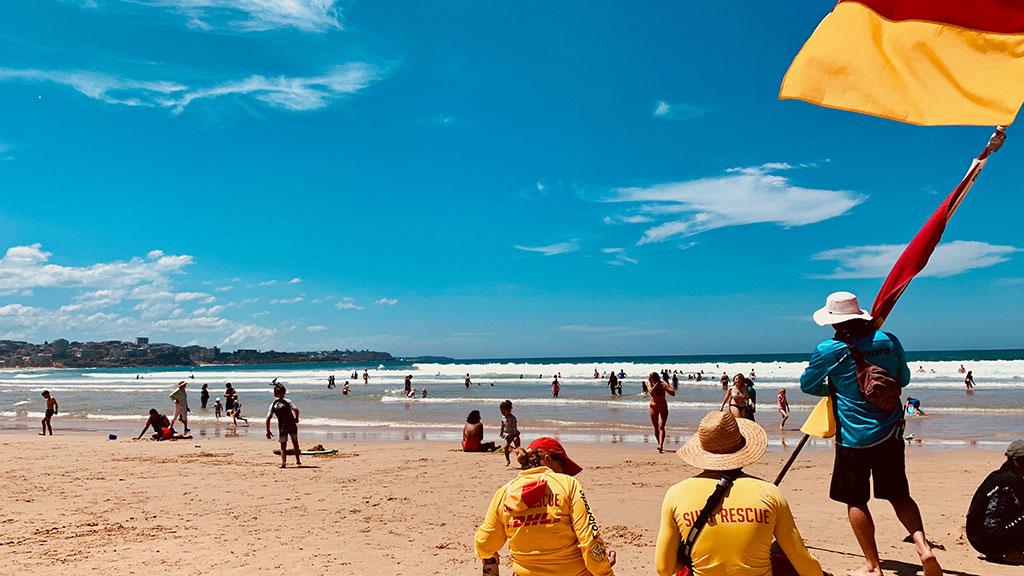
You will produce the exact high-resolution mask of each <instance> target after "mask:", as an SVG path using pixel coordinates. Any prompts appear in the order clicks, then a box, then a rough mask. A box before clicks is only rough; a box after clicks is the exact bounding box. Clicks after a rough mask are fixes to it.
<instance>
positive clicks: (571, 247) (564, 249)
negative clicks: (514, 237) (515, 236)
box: [514, 240, 580, 256]
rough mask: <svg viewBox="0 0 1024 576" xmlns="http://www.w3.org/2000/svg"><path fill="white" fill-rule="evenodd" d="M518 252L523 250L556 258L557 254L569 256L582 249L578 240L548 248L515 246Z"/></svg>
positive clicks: (552, 245) (551, 245)
mask: <svg viewBox="0 0 1024 576" xmlns="http://www.w3.org/2000/svg"><path fill="white" fill-rule="evenodd" d="M514 248H515V249H517V250H523V251H524V252H539V253H541V254H543V255H545V256H554V255H556V254H567V253H569V252H575V251H577V250H579V249H580V245H579V244H578V243H577V241H576V240H570V241H568V242H559V243H558V244H550V245H548V246H520V245H516V246H514Z"/></svg>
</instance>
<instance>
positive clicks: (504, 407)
mask: <svg viewBox="0 0 1024 576" xmlns="http://www.w3.org/2000/svg"><path fill="white" fill-rule="evenodd" d="M424 391H426V389H425V388H424ZM498 411H499V412H501V430H500V431H499V432H498V436H499V437H501V438H504V439H505V466H508V465H509V464H511V463H512V461H511V459H510V456H509V452H511V448H512V445H513V444H515V447H516V448H519V447H520V446H522V441H521V440H520V439H519V420H517V419H516V417H515V416H514V415H513V414H512V401H511V400H505V401H504V402H502V403H501V404H499V405H498Z"/></svg>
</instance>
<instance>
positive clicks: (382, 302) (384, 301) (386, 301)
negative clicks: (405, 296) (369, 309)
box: [374, 298, 398, 306]
mask: <svg viewBox="0 0 1024 576" xmlns="http://www.w3.org/2000/svg"><path fill="white" fill-rule="evenodd" d="M374 304H375V305H377V306H394V305H395V304H398V300H396V299H393V298H381V299H380V300H377V301H376V302H374Z"/></svg>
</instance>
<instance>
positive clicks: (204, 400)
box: [199, 384, 210, 410]
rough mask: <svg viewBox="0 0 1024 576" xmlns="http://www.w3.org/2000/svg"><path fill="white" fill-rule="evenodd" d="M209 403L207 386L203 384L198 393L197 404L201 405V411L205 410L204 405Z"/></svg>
mask: <svg viewBox="0 0 1024 576" xmlns="http://www.w3.org/2000/svg"><path fill="white" fill-rule="evenodd" d="M209 401H210V390H209V385H208V384H203V389H202V391H201V392H199V403H200V404H202V407H203V410H206V403H207V402H209Z"/></svg>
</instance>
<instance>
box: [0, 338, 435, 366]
mask: <svg viewBox="0 0 1024 576" xmlns="http://www.w3.org/2000/svg"><path fill="white" fill-rule="evenodd" d="M395 360H398V359H396V358H395V357H394V356H392V355H391V354H389V353H388V352H375V351H373V350H331V351H326V350H319V351H315V352H278V351H276V350H254V349H239V350H235V351H234V352H222V351H221V349H220V348H218V347H216V346H213V347H205V346H196V345H192V346H176V345H174V344H166V343H153V344H150V342H149V338H142V337H140V338H136V339H135V340H134V341H133V342H121V341H117V340H105V341H103V342H73V341H69V340H65V339H64V338H58V339H57V340H54V341H53V342H44V343H42V344H32V343H29V342H21V341H17V340H0V368H23V367H32V368H36V367H40V368H145V367H153V366H198V365H201V364H226V365H241V364H333V363H338V364H342V363H344V364H371V363H383V362H391V361H395ZM400 360H402V361H405V362H451V361H453V359H452V358H448V357H445V356H422V357H416V358H401V359H400Z"/></svg>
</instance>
